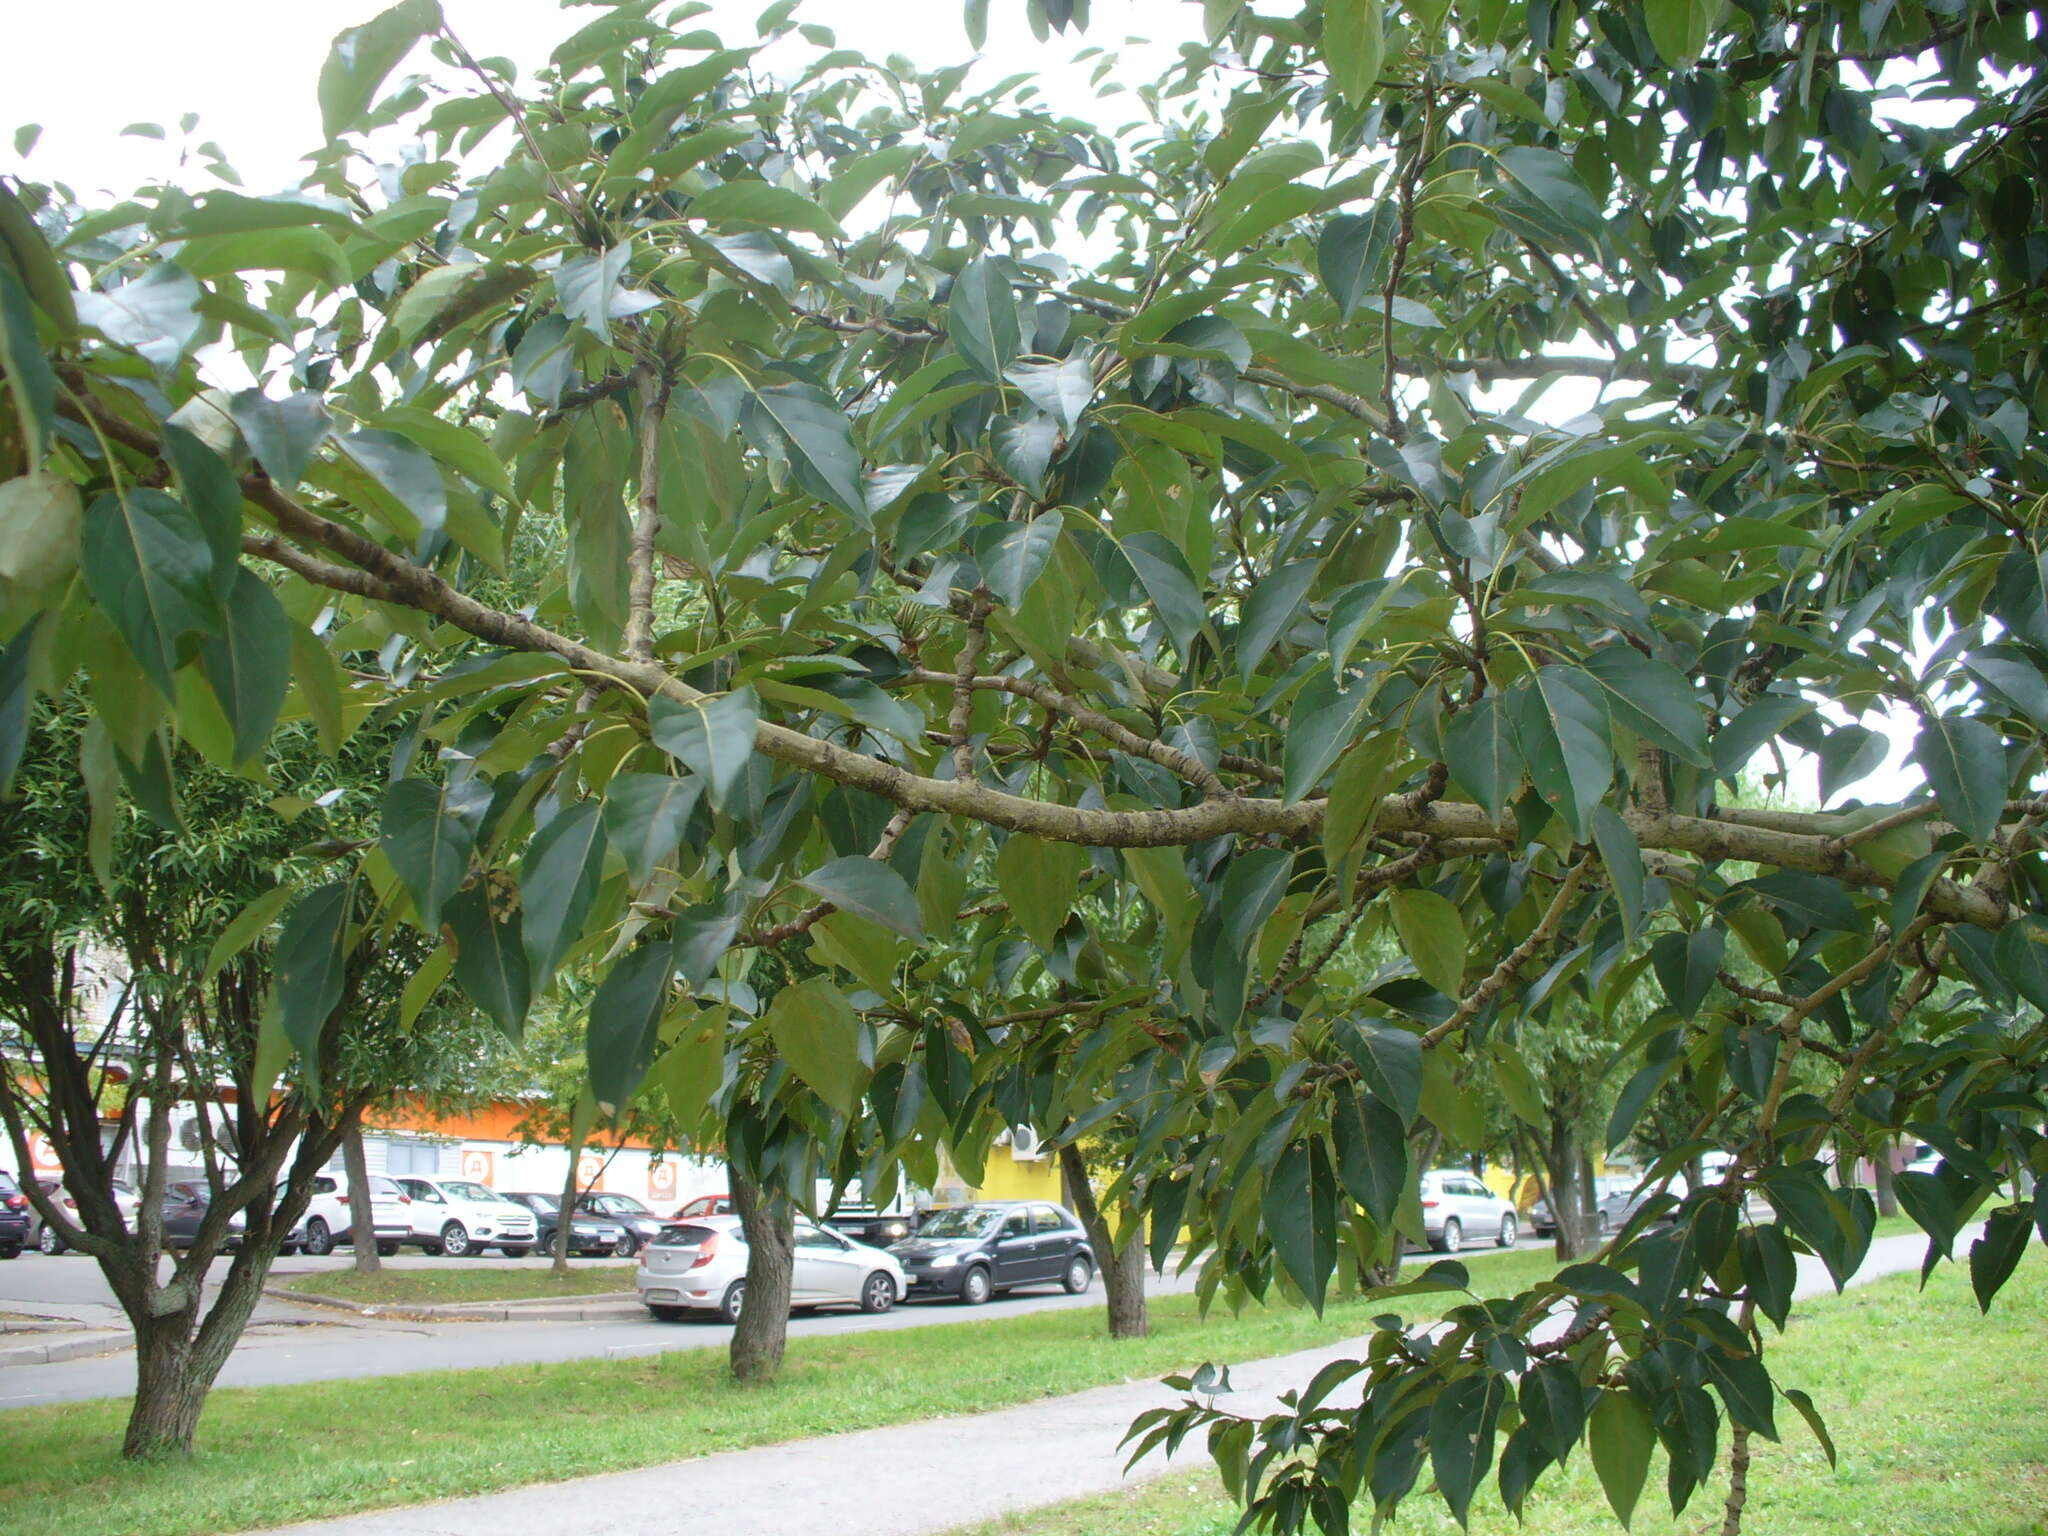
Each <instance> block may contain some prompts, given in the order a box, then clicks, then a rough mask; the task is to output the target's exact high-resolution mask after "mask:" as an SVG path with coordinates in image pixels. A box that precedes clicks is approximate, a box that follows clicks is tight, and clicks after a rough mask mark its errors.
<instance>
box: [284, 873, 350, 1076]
mask: <svg viewBox="0 0 2048 1536" xmlns="http://www.w3.org/2000/svg"><path fill="white" fill-rule="evenodd" d="M354 901H355V882H354V881H352V880H337V881H334V882H333V883H332V884H329V885H323V886H320V887H318V888H317V889H314V890H311V891H308V892H307V893H306V894H305V895H304V896H303V897H301V898H300V899H299V902H298V904H297V905H296V906H294V907H293V908H292V914H291V916H290V917H288V918H286V919H285V921H284V931H283V932H282V933H280V934H279V935H278V936H277V956H276V966H277V1001H278V1009H279V1011H280V1013H281V1014H282V1016H283V1021H284V1032H285V1038H286V1039H288V1040H290V1041H291V1043H292V1045H293V1046H294V1047H295V1048H296V1049H297V1051H298V1053H299V1056H300V1058H301V1059H302V1060H304V1062H305V1063H306V1071H307V1074H308V1075H309V1076H310V1077H311V1078H312V1080H313V1081H314V1082H316V1083H317V1082H318V1081H319V1072H320V1032H321V1031H322V1030H323V1029H324V1028H326V1025H327V1020H328V1018H329V1016H330V1015H332V1014H333V1012H334V1010H335V1009H336V1008H338V1007H340V1006H341V998H342V993H343V991H344V990H345V988H346V983H347V973H348V948H349V946H348V925H349V914H350V909H351V908H352V907H353V905H354Z"/></svg>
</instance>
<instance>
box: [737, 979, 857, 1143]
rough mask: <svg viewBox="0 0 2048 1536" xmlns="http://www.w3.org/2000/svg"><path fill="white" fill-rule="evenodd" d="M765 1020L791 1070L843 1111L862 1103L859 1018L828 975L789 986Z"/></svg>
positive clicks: (846, 1112) (769, 1036)
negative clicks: (827, 977)
mask: <svg viewBox="0 0 2048 1536" xmlns="http://www.w3.org/2000/svg"><path fill="white" fill-rule="evenodd" d="M762 1022H763V1023H764V1024H765V1025H766V1027H767V1030H768V1038H769V1039H771V1040H773V1041H774V1042H775V1050H776V1053H777V1054H778V1055H779V1056H781V1058H782V1059H783V1060H784V1061H786V1062H787V1063H789V1070H790V1071H792V1072H794V1073H795V1074H796V1075H797V1076H798V1077H799V1078H800V1079H802V1080H803V1081H804V1083H806V1084H807V1085H809V1087H810V1088H811V1090H812V1091H813V1092H815V1093H816V1094H817V1095H818V1097H819V1098H821V1099H823V1100H824V1101H825V1102H826V1103H827V1104H829V1105H831V1107H832V1108H834V1109H836V1110H838V1111H839V1113H840V1114H842V1115H851V1114H852V1113H853V1112H854V1109H855V1107H856V1106H857V1105H858V1103H859V1102H860V1083H861V1076H862V1072H863V1067H862V1063H861V1059H860V1019H859V1018H858V1017H857V1016H856V1015H855V1014H854V1011H853V1005H852V1004H851V1003H849V1002H848V1001H847V1000H846V994H845V993H843V992H841V991H840V990H839V988H838V987H836V986H834V985H833V984H832V983H831V982H830V981H828V980H827V979H826V978H825V977H823V976H813V977H812V978H811V979H810V980H808V981H802V982H798V983H797V984H796V985H795V986H791V987H784V988H783V989H782V990H781V991H780V992H778V993H776V994H775V1001H774V1002H772V1003H770V1004H769V1005H768V1012H767V1013H766V1014H765V1015H764V1016H763V1019H762Z"/></svg>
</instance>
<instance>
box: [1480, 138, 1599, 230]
mask: <svg viewBox="0 0 2048 1536" xmlns="http://www.w3.org/2000/svg"><path fill="white" fill-rule="evenodd" d="M1494 158H1495V161H1496V163H1497V164H1498V165H1499V166H1500V168H1501V170H1503V171H1504V172H1506V173H1507V175H1508V177H1509V184H1508V185H1509V189H1510V196H1509V198H1508V199H1507V201H1508V202H1509V204H1510V205H1511V206H1517V207H1520V208H1521V209H1523V210H1524V211H1525V212H1527V213H1529V214H1531V215H1532V216H1533V217H1534V220H1535V221H1536V222H1537V223H1539V224H1540V225H1541V226H1542V227H1543V228H1545V229H1546V230H1549V231H1551V232H1552V233H1554V234H1555V235H1556V236H1557V237H1558V243H1559V244H1562V245H1564V246H1566V247H1568V248H1569V249H1572V250H1575V251H1577V252H1578V253H1579V254H1580V255H1582V256H1586V257H1595V256H1598V254H1599V252H1600V237H1601V236H1602V235H1603V234H1605V233H1606V229H1607V221H1606V219H1604V218H1603V217H1602V216H1601V213H1600V205H1599V204H1598V203H1596V202H1595V201H1594V200H1593V194H1592V193H1591V192H1589V191H1587V190H1586V184H1585V183H1584V182H1583V181H1581V180H1580V179H1579V173H1578V172H1577V171H1575V170H1573V169H1572V163H1571V161H1569V160H1567V159H1566V158H1565V157H1564V156H1563V155H1561V154H1559V153H1558V152H1557V151H1556V150H1554V149H1537V148H1534V147H1533V146H1529V145H1521V144H1514V145H1510V146H1508V147H1507V148H1505V149H1503V150H1501V151H1500V152H1499V153H1498V154H1497V155H1496V156H1495V157H1494ZM1517 191H1518V192H1519V193H1520V194H1521V196H1520V197H1515V196H1514V195H1513V193H1514V192H1517Z"/></svg>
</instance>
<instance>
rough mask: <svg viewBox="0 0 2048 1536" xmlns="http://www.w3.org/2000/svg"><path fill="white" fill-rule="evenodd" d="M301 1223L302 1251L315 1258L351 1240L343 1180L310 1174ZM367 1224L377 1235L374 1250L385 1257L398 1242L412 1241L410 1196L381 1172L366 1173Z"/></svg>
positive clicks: (351, 1220)
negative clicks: (310, 1185)
mask: <svg viewBox="0 0 2048 1536" xmlns="http://www.w3.org/2000/svg"><path fill="white" fill-rule="evenodd" d="M304 1225H305V1229H306V1235H305V1248H306V1252H308V1253H310V1254H311V1255H313V1257H314V1258H316V1259H317V1258H321V1257H324V1256H325V1255H327V1254H330V1253H332V1252H334V1250H335V1249H336V1248H338V1247H341V1246H342V1245H344V1244H353V1243H354V1242H355V1235H356V1218H355V1213H354V1212H353V1211H351V1210H350V1209H349V1203H348V1180H347V1179H345V1178H341V1177H339V1176H338V1175H335V1174H331V1173H322V1174H316V1175H315V1176H314V1179H313V1198H312V1199H310V1200H308V1201H307V1202H306V1219H305V1223H304ZM370 1227H371V1230H372V1231H374V1232H375V1233H376V1235H377V1251H378V1252H379V1253H381V1254H383V1255H384V1257H385V1258H387V1259H388V1258H390V1257H391V1255H392V1254H394V1253H396V1252H398V1245H399V1244H400V1243H405V1242H411V1241H413V1240H414V1237H413V1230H412V1198H411V1196H409V1195H407V1194H406V1193H405V1191H404V1190H402V1189H400V1188H399V1187H398V1181H397V1180H395V1179H390V1178H386V1177H385V1176H384V1175H383V1174H381V1173H373V1174H371V1175H370Z"/></svg>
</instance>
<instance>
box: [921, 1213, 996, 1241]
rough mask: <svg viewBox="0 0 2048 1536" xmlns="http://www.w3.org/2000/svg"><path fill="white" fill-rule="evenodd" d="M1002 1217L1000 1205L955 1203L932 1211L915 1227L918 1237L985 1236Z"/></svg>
mask: <svg viewBox="0 0 2048 1536" xmlns="http://www.w3.org/2000/svg"><path fill="white" fill-rule="evenodd" d="M1002 1219H1003V1211H1002V1207H1001V1206H995V1205H956V1206H952V1207H951V1208H949V1209H947V1210H943V1211H933V1212H932V1213H931V1215H929V1216H927V1217H926V1218H925V1219H924V1220H923V1222H921V1223H920V1224H919V1226H918V1229H917V1235H918V1236H919V1237H986V1236H987V1235H988V1234H989V1233H990V1232H992V1231H994V1230H995V1225H996V1223H997V1222H999V1221H1001V1220H1002Z"/></svg>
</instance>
